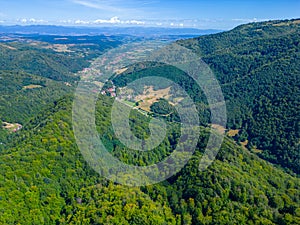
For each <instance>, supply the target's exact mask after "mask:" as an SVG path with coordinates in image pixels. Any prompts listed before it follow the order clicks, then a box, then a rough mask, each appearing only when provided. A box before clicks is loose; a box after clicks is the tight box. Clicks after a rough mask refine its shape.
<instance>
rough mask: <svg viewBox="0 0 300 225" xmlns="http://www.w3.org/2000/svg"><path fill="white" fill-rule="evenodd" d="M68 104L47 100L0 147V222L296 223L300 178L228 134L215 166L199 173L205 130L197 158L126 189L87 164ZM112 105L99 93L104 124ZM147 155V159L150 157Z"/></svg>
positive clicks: (120, 150) (299, 210) (126, 155)
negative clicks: (171, 173) (42, 109)
mask: <svg viewBox="0 0 300 225" xmlns="http://www.w3.org/2000/svg"><path fill="white" fill-rule="evenodd" d="M71 103H72V101H71V99H70V98H67V99H64V100H60V101H58V102H57V103H56V104H55V105H52V106H50V107H49V110H47V111H45V112H43V113H42V114H40V115H39V116H38V117H37V118H36V119H34V120H32V121H30V125H29V126H28V129H26V130H22V131H21V132H19V133H17V134H16V135H15V137H14V139H13V141H12V142H11V144H10V147H9V148H6V149H5V150H3V151H1V154H0V158H1V159H0V161H1V162H2V163H1V164H0V167H1V169H0V171H1V173H0V223H1V224H43V223H45V224H107V223H109V224H216V223H217V224H298V223H299V219H300V199H299V198H300V196H299V192H298V190H299V184H300V180H299V178H296V177H292V176H290V175H288V174H286V173H284V172H282V171H281V170H279V169H276V168H274V167H273V166H271V165H270V164H268V163H266V162H265V161H263V160H261V159H258V158H257V157H256V156H255V155H253V154H251V153H249V152H248V151H247V150H245V149H242V148H241V147H239V146H237V145H236V144H234V143H233V142H232V141H231V140H229V139H226V140H225V142H224V144H223V146H222V149H221V151H220V153H219V155H218V159H217V160H216V161H215V162H214V163H213V165H212V166H211V167H210V168H209V169H208V170H207V171H204V172H200V171H199V170H198V162H199V158H200V157H201V152H202V150H203V148H204V146H203V143H205V141H203V140H205V139H206V138H205V137H206V136H207V134H206V132H204V133H202V135H201V136H202V139H201V140H202V142H199V145H198V149H197V151H196V154H195V156H194V157H193V158H192V159H191V161H190V162H189V163H188V165H187V166H185V168H184V169H183V170H182V171H181V172H180V173H179V174H177V175H176V176H174V177H171V178H170V179H169V180H168V181H165V182H163V183H160V184H157V185H153V186H148V187H142V188H127V187H122V186H120V185H114V184H112V183H110V182H108V181H106V180H104V179H103V178H101V177H100V176H99V175H98V174H96V173H95V172H93V170H92V169H90V167H89V166H88V165H87V164H86V162H85V161H84V159H83V158H82V156H81V153H80V151H79V150H78V149H77V147H76V143H75V140H74V137H73V134H72V127H71ZM111 103H112V100H111V99H110V98H108V97H101V99H100V100H99V102H98V104H97V114H96V119H97V121H98V122H97V123H98V124H99V125H100V124H101V128H102V126H103V125H104V124H106V121H108V120H109V118H110V113H108V112H109V109H110V105H111ZM132 119H134V120H135V121H136V123H135V127H136V128H137V129H141V130H144V129H145V126H146V124H143V123H140V122H138V121H145V118H143V116H142V115H140V114H136V115H133V117H132ZM107 128H108V129H107V131H106V132H107V135H111V137H112V140H114V137H113V134H112V133H110V131H109V130H110V128H109V125H108V127H107ZM102 130H103V129H102ZM103 132H105V131H103ZM102 136H103V135H102ZM169 140H170V142H172V141H175V140H172V137H170V138H169ZM175 142H176V141H175ZM165 148H166V149H168V146H165ZM126 152H128V153H126ZM118 153H119V154H118ZM114 154H115V155H116V156H118V157H119V158H120V159H121V160H126V159H127V160H129V161H131V162H132V163H137V162H140V160H141V158H137V157H136V156H135V155H132V154H130V151H129V150H126V149H124V148H115V149H114ZM155 154H157V157H159V156H160V155H162V156H166V155H165V154H167V153H161V152H159V151H158V152H155ZM143 160H144V163H146V164H147V159H145V158H144V159H143Z"/></svg>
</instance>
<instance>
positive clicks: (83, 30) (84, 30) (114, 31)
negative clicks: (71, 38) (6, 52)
mask: <svg viewBox="0 0 300 225" xmlns="http://www.w3.org/2000/svg"><path fill="white" fill-rule="evenodd" d="M220 31H221V30H214V29H209V30H199V29H193V28H157V27H64V26H53V25H51V26H47V25H30V26H20V25H15V26H0V33H19V34H55V35H99V34H109V35H120V34H123V35H124V34H125V35H134V36H144V35H147V36H149V35H152V36H161V35H192V36H199V35H206V34H214V33H218V32H220Z"/></svg>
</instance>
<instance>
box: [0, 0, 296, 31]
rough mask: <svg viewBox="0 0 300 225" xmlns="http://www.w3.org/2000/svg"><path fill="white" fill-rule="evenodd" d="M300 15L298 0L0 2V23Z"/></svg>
mask: <svg viewBox="0 0 300 225" xmlns="http://www.w3.org/2000/svg"><path fill="white" fill-rule="evenodd" d="M299 12H300V0H286V1H284V0H282V1H277V0H216V1H214V0H204V1H201V0H126V1H124V0H123V1H122V0H26V1H25V0H0V24H56V25H80V26H82V25H86V26H107V25H114V26H162V27H195V28H202V29H207V28H214V29H230V28H233V27H235V26H237V25H239V24H242V23H248V22H253V21H262V20H271V19H290V18H300V13H299Z"/></svg>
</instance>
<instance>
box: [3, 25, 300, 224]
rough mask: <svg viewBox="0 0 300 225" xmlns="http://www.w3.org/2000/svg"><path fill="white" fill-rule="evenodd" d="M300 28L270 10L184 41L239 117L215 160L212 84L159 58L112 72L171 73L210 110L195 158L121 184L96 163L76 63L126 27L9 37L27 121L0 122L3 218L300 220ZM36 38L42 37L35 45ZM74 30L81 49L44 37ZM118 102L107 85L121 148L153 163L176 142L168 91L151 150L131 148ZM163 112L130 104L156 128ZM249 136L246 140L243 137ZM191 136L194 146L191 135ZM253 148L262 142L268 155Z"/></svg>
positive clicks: (10, 111)
mask: <svg viewBox="0 0 300 225" xmlns="http://www.w3.org/2000/svg"><path fill="white" fill-rule="evenodd" d="M299 29H300V28H299V21H298V20H291V21H273V22H263V23H254V24H248V25H243V26H240V27H237V28H235V29H234V30H232V31H229V32H223V33H219V34H214V35H208V36H202V37H199V38H196V39H190V40H183V41H179V42H178V43H179V44H181V45H184V46H186V47H188V48H190V49H192V50H193V51H195V52H196V53H197V54H199V55H200V56H201V57H202V58H203V60H204V61H205V62H206V63H207V64H208V65H209V66H210V67H211V68H212V70H213V72H214V73H215V75H216V77H217V79H218V80H219V82H220V84H221V87H222V90H223V92H224V95H225V99H226V104H227V109H228V117H229V120H228V127H227V129H239V134H238V135H237V136H235V137H234V139H233V138H231V137H225V139H224V141H223V144H222V147H221V149H220V151H219V153H218V155H217V157H216V160H215V161H214V162H213V164H212V165H211V166H209V167H208V169H207V170H204V171H201V170H199V162H200V160H201V158H202V156H203V153H204V151H205V147H206V144H207V142H208V137H209V134H210V133H211V132H215V131H213V130H212V129H211V128H210V126H207V125H209V123H210V118H209V115H210V112H209V110H208V108H207V100H206V97H205V96H204V94H203V92H202V91H201V88H200V87H198V86H197V85H196V84H195V83H194V82H193V80H192V79H189V78H188V77H187V76H186V74H184V73H183V72H182V71H179V70H178V69H176V68H173V67H170V66H166V65H162V64H155V63H154V64H152V63H151V62H146V63H142V64H140V65H133V66H132V68H129V69H128V70H127V71H126V72H125V74H120V75H119V76H116V77H114V78H113V80H112V81H113V83H114V84H115V85H117V86H118V87H124V86H126V84H128V83H129V82H130V81H132V80H135V79H138V78H141V77H146V76H154V75H155V76H163V77H166V78H169V79H171V80H173V81H174V82H176V83H178V84H179V85H180V86H181V87H183V88H184V89H185V90H186V91H187V93H188V94H189V95H190V96H191V98H192V99H193V100H194V101H195V102H196V106H197V109H198V111H199V115H200V120H201V124H200V127H199V129H200V136H199V140H198V142H197V147H196V151H195V153H194V154H193V156H192V158H191V159H190V160H189V162H188V163H187V164H186V165H185V166H184V168H183V169H182V170H181V171H180V172H179V173H177V174H176V175H174V176H172V177H170V178H168V179H167V180H165V181H163V182H160V183H158V184H154V185H148V186H142V187H127V186H122V185H120V184H116V183H113V182H112V181H109V180H107V179H105V178H104V177H103V176H101V175H100V174H99V173H97V172H95V171H94V170H93V169H92V167H91V165H89V164H88V163H87V162H86V160H85V159H84V157H83V155H82V153H81V151H80V150H79V148H78V146H77V144H76V140H75V136H74V132H73V122H74V121H72V104H73V101H74V96H73V95H74V93H73V92H74V88H75V87H76V83H77V81H78V79H79V77H78V76H77V75H74V74H76V73H75V72H77V71H80V70H82V69H83V68H85V67H88V66H89V65H90V62H91V60H92V58H93V57H94V56H95V55H97V54H99V53H103V52H104V51H105V50H107V49H110V48H111V47H114V46H116V45H118V44H120V43H121V42H122V41H124V40H123V37H122V38H120V39H118V38H116V39H113V40H112V41H113V42H112V43H111V42H110V39H111V38H115V37H107V38H106V37H102V38H103V42H101V41H100V42H101V43H102V46H101V47H100V46H98V47H97V43H98V44H99V42H98V41H99V40H98V38H100V37H94V38H96V39H97V40H94V39H93V41H92V42H93V47H88V46H87V45H82V43H80V42H81V41H83V40H78V39H87V42H89V41H91V40H90V39H89V38H91V37H84V38H80V37H77V38H74V39H72V38H70V39H69V40H66V39H65V38H66V37H63V38H62V39H60V38H59V37H57V36H53V37H51V36H40V37H39V36H36V37H34V38H33V37H28V38H24V39H22V41H19V42H18V41H13V42H9V43H4V44H0V48H1V51H0V54H2V55H3V57H2V55H1V57H0V64H1V69H0V116H1V117H0V122H9V123H20V124H22V125H23V128H22V129H21V130H19V131H18V132H10V131H9V130H6V129H3V128H2V126H1V127H0V224H24V225H25V224H26V225H27V224H116V225H117V224H128V225H129V224H130V225H134V224H136V225H140V224H162V225H166V224H178V225H179V224H183V225H191V224H200V225H201V224H290V225H294V224H300V193H299V188H300V178H299V176H298V174H295V173H292V172H291V171H289V170H288V169H285V168H289V169H291V170H293V171H294V172H299V171H298V169H299V168H300V167H299V128H300V124H299V121H300V120H299V115H298V114H299V113H298V112H299V97H298V96H300V95H299V72H300V68H299ZM25 39H28V40H30V41H29V42H28V40H27V41H24V40H25ZM33 39H34V43H35V41H37V43H38V45H32V40H33ZM100 39H101V38H100ZM116 40H117V41H116ZM78 41H79V44H78ZM27 42H28V43H27ZM65 42H67V43H65ZM69 42H70V43H72V42H74V43H77V44H76V45H74V46H73V47H72V49H69V50H71V52H69V51H66V52H57V51H54V50H53V49H47V48H46V49H45V46H48V45H49V44H51V46H52V47H53V45H52V44H62V43H63V44H69ZM47 43H48V44H47ZM35 44H36V43H35ZM106 44H107V45H106ZM99 45H101V44H99ZM2 48H3V49H2ZM2 50H3V51H2ZM56 50H57V49H56ZM73 51H74V52H73ZM76 52H77V53H78V54H76ZM85 54H86V55H85ZM74 55H75V58H74V60H75V61H72V58H73V56H74ZM40 56H41V57H40ZM56 56H57V57H56ZM13 59H14V60H13ZM32 60H33V62H34V63H33V62H32ZM30 65H33V66H30ZM145 65H146V66H147V67H148V68H147V69H145ZM124 75H125V76H124ZM108 83H109V84H111V83H110V82H108ZM166 87H167V86H166V84H165V83H161V84H160V88H166ZM136 88H140V87H136ZM171 93H172V90H171ZM113 102H114V99H113V98H111V97H108V96H106V95H99V98H98V100H97V103H96V113H95V123H96V128H97V131H98V133H99V137H100V138H101V141H102V142H103V144H104V145H105V147H106V148H107V149H108V151H109V153H110V154H112V155H113V156H115V157H116V158H118V159H119V160H120V161H122V162H124V163H127V164H130V165H136V166H147V165H152V164H154V163H157V162H160V161H162V160H163V159H165V158H166V157H168V156H169V155H170V154H171V153H172V152H173V151H174V149H175V148H176V146H177V145H178V142H179V140H178V139H179V136H180V135H181V130H180V129H181V127H180V123H177V122H178V121H179V118H178V116H177V114H176V112H175V109H174V106H173V105H172V104H170V103H169V101H168V100H166V99H164V98H161V99H159V101H158V102H155V103H154V104H152V105H151V107H150V110H151V111H152V112H153V114H150V115H152V116H157V117H162V118H163V119H165V121H166V125H167V132H166V137H165V138H164V139H163V141H162V142H161V144H160V145H159V146H157V147H156V148H154V149H153V150H152V151H145V152H137V151H134V150H132V149H129V148H127V147H126V146H124V144H122V143H121V142H120V140H119V139H118V137H117V136H116V134H115V133H114V129H113V127H112V122H111V109H112V105H113ZM125 107H127V106H125ZM128 107H129V106H128ZM82 110H84V108H83V109H82ZM152 116H149V115H144V114H142V113H140V111H138V110H131V113H130V119H129V124H130V127H131V130H132V133H133V134H135V136H137V137H138V138H141V139H146V138H147V137H149V135H150V134H149V122H150V120H151V119H152V118H153V117H152ZM245 140H248V141H249V143H248V145H247V146H246V147H245V146H243V145H241V144H240V142H241V141H245ZM184 144H186V146H187V148H188V147H189V146H188V145H189V142H188V140H186V141H185V143H184ZM253 149H256V150H263V151H262V152H261V153H259V156H260V157H258V155H257V154H256V153H254V152H253V151H252V150H253ZM262 158H264V159H267V160H268V161H270V162H272V163H277V164H280V165H281V166H282V167H284V168H282V167H279V166H275V165H274V164H271V163H270V162H268V161H266V160H264V159H262ZM174 163H177V162H174ZM128 176H130V175H128ZM129 178H130V177H129Z"/></svg>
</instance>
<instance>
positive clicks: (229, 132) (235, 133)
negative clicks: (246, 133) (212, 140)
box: [227, 130, 240, 137]
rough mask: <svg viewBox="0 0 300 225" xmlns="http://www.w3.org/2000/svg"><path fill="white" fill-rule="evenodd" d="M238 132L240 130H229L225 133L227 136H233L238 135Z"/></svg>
mask: <svg viewBox="0 0 300 225" xmlns="http://www.w3.org/2000/svg"><path fill="white" fill-rule="evenodd" d="M239 132H240V130H229V131H228V132H227V135H228V136H229V137H235V136H236V135H238V133H239Z"/></svg>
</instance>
